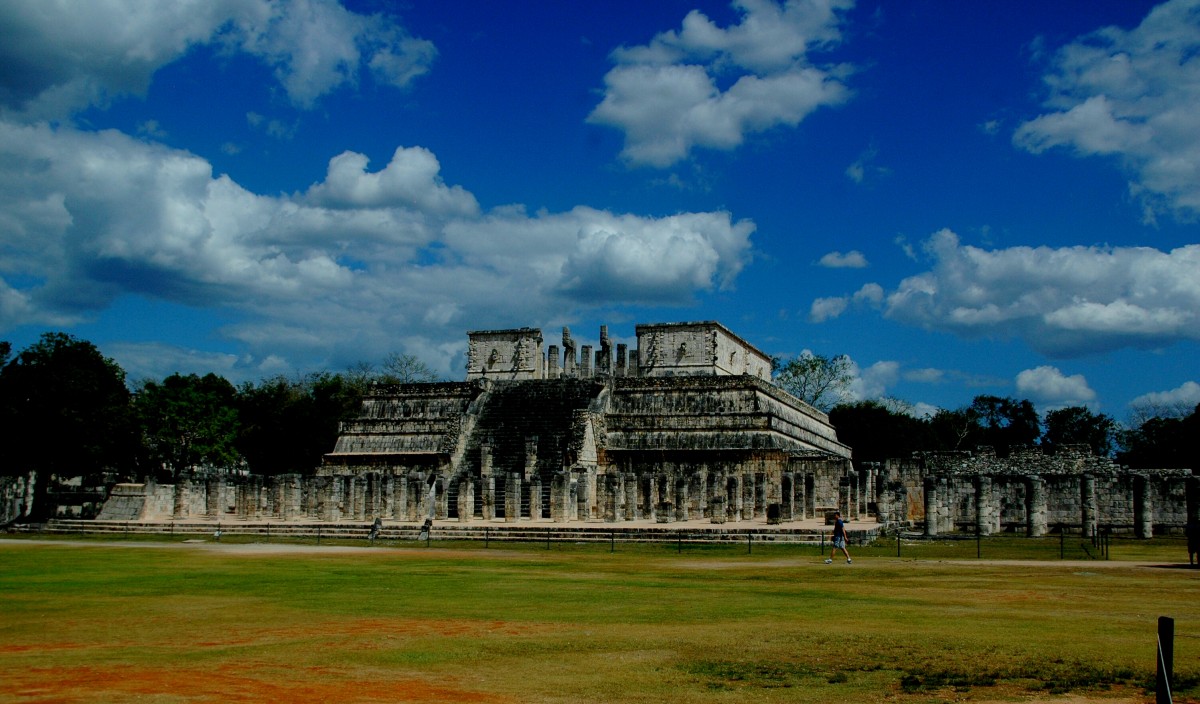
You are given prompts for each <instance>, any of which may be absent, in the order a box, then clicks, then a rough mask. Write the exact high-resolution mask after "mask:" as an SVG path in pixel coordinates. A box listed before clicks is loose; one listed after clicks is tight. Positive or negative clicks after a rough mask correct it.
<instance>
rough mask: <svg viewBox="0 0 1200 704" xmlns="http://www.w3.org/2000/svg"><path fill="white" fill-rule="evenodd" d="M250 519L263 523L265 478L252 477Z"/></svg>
mask: <svg viewBox="0 0 1200 704" xmlns="http://www.w3.org/2000/svg"><path fill="white" fill-rule="evenodd" d="M250 499H251V501H252V503H251V506H250V518H251V519H253V520H255V521H261V520H262V516H263V478H262V477H261V476H258V475H255V476H253V477H250Z"/></svg>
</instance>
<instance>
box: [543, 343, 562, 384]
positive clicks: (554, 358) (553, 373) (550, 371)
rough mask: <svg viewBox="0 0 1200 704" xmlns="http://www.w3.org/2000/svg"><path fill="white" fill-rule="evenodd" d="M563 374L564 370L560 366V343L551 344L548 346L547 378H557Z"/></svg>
mask: <svg viewBox="0 0 1200 704" xmlns="http://www.w3.org/2000/svg"><path fill="white" fill-rule="evenodd" d="M561 375H562V371H561V370H560V369H559V368H558V345H550V346H549V347H548V348H546V378H547V379H557V378H558V377H559V376H561Z"/></svg>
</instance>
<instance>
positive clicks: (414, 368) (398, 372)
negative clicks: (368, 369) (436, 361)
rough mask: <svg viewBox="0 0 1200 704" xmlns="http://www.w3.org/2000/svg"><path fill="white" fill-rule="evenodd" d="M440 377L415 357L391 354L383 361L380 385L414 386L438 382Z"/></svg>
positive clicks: (396, 353) (397, 353)
mask: <svg viewBox="0 0 1200 704" xmlns="http://www.w3.org/2000/svg"><path fill="white" fill-rule="evenodd" d="M440 380H441V377H440V376H438V373H437V372H435V371H433V369H432V368H431V367H430V366H429V365H428V364H426V363H425V362H423V361H421V359H420V358H418V357H417V356H416V355H411V354H400V353H399V352H392V353H391V354H389V355H388V356H387V357H386V358H384V360H383V373H382V374H381V375H380V377H379V379H378V382H379V383H381V384H415V383H429V382H434V381H440Z"/></svg>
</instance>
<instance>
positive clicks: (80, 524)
mask: <svg viewBox="0 0 1200 704" xmlns="http://www.w3.org/2000/svg"><path fill="white" fill-rule="evenodd" d="M667 525H668V527H647V526H625V525H620V524H600V525H575V526H572V525H564V524H554V525H546V526H536V525H521V524H501V525H479V524H474V525H472V524H469V523H467V524H463V523H455V522H435V523H434V525H433V531H432V534H431V536H430V539H431V540H466V541H491V540H495V541H502V542H530V543H536V542H545V541H547V540H549V541H551V542H579V543H585V542H595V543H603V542H625V543H628V542H667V543H689V544H697V543H748V544H750V545H753V544H755V543H774V544H793V545H819V544H822V543H826V542H827V535H828V533H827V531H823V530H820V529H814V528H789V527H779V526H738V527H715V526H714V527H700V526H671V525H670V524H667ZM371 528H372V524H371V523H366V522H361V523H359V522H352V523H345V522H341V523H307V522H305V523H301V522H284V523H275V522H250V521H219V522H218V521H170V522H166V521H162V522H154V521H142V522H139V521H101V520H73V519H58V520H52V521H49V522H48V523H46V524H44V525H43V526H41V530H42V531H43V532H47V533H58V534H71V533H75V534H94V535H112V536H119V535H128V534H135V533H137V534H156V535H197V536H200V535H203V536H212V535H213V534H214V533H215V532H216V531H217V530H218V529H220V531H221V533H222V534H223V535H249V536H255V537H263V538H270V537H279V538H284V537H297V538H317V537H321V538H327V539H348V540H365V539H366V538H367V536H368V535H369V534H370V532H371ZM420 533H421V525H419V524H400V525H396V524H390V525H389V524H385V525H383V526H382V529H381V531H380V533H379V536H378V537H379V539H381V540H415V539H417V538H418V537H419V535H420ZM850 533H851V538H852V540H853V541H854V542H865V541H867V540H870V539H873V538H874V537H875V536H876V534H877V533H878V529H877V528H871V529H866V530H861V529H860V530H852V531H850Z"/></svg>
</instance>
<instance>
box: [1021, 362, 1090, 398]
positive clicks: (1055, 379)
mask: <svg viewBox="0 0 1200 704" xmlns="http://www.w3.org/2000/svg"><path fill="white" fill-rule="evenodd" d="M1016 381H1017V391H1018V392H1019V393H1021V394H1023V395H1025V396H1027V397H1029V398H1031V399H1033V400H1034V401H1037V402H1038V403H1039V404H1047V405H1056V406H1078V405H1083V404H1087V403H1091V402H1092V401H1095V400H1096V392H1095V391H1093V390H1092V389H1091V387H1090V386H1088V383H1087V379H1085V378H1084V377H1083V375H1082V374H1072V375H1071V376H1067V375H1065V374H1063V373H1062V372H1061V371H1059V369H1058V367H1052V366H1040V367H1037V368H1035V369H1026V370H1024V371H1022V372H1021V373H1019V374H1017V380H1016Z"/></svg>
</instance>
